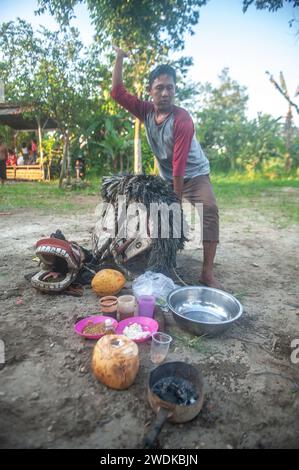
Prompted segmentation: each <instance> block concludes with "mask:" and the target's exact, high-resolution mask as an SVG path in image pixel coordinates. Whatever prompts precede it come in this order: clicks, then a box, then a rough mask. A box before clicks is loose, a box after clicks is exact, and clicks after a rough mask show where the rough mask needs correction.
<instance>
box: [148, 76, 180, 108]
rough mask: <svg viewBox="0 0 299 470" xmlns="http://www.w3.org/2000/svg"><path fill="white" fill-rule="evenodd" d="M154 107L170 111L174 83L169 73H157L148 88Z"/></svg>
mask: <svg viewBox="0 0 299 470" xmlns="http://www.w3.org/2000/svg"><path fill="white" fill-rule="evenodd" d="M149 92H150V95H151V97H152V99H153V103H154V106H155V108H156V109H157V110H158V111H160V112H166V113H167V112H168V111H171V108H172V104H173V100H174V95H175V83H174V80H173V78H172V77H171V76H170V75H159V77H157V78H156V79H155V80H154V81H153V83H152V86H151V88H150V90H149Z"/></svg>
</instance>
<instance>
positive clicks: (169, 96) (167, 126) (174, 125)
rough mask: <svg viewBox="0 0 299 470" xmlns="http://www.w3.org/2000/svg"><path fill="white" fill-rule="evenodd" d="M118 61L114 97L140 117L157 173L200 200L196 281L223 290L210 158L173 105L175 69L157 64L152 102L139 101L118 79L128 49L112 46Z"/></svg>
mask: <svg viewBox="0 0 299 470" xmlns="http://www.w3.org/2000/svg"><path fill="white" fill-rule="evenodd" d="M114 50H115V51H116V62H115V66H114V69H113V74H112V91H111V96H112V98H113V99H114V100H115V101H117V102H118V103H119V104H120V105H121V106H122V107H124V108H125V109H127V110H128V111H129V112H130V113H132V114H133V115H134V116H136V117H137V118H138V119H140V120H141V121H142V122H143V123H144V125H145V129H146V134H147V139H148V143H149V145H150V147H151V149H152V151H153V153H154V155H155V157H156V159H157V162H158V166H159V171H160V175H161V177H162V178H163V179H164V180H166V181H167V182H169V183H170V184H172V185H173V189H174V192H175V193H176V194H177V196H178V198H179V199H180V201H181V200H182V198H183V197H184V198H186V199H187V200H188V201H189V202H191V203H192V204H195V203H202V204H203V266H202V272H201V276H200V278H199V282H200V283H203V284H205V285H207V286H209V287H215V288H218V289H221V285H220V283H219V282H218V280H217V279H216V278H215V277H214V274H213V264H214V258H215V254H216V249H217V243H218V242H219V220H218V208H217V205H216V199H215V196H214V193H213V189H212V186H211V183H210V178H209V173H210V165H209V161H208V159H207V158H206V156H205V155H204V153H203V151H202V149H201V146H200V144H199V143H198V142H197V140H196V136H195V131H194V124H193V121H192V118H191V116H190V115H189V113H188V112H187V111H186V110H184V109H183V108H179V107H178V106H175V105H174V104H173V101H174V97H175V87H176V73H175V70H174V69H173V68H172V67H170V66H169V65H160V66H158V67H157V68H155V69H154V70H153V71H152V72H151V73H150V76H149V86H148V91H149V94H150V96H151V98H152V101H141V100H139V99H138V98H137V97H136V96H133V95H131V94H130V93H128V91H127V90H126V89H125V87H124V85H123V81H122V68H123V59H124V57H127V54H126V53H125V52H124V51H123V50H122V49H120V48H118V47H116V46H114Z"/></svg>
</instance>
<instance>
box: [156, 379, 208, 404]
mask: <svg viewBox="0 0 299 470" xmlns="http://www.w3.org/2000/svg"><path fill="white" fill-rule="evenodd" d="M153 393H155V394H156V395H158V397H159V398H161V400H164V401H168V402H169V403H174V404H176V405H193V404H194V403H195V402H196V401H197V400H198V398H199V396H198V393H197V392H196V388H195V386H194V385H193V384H192V383H191V382H189V381H188V380H185V379H182V378H180V377H166V378H163V379H161V380H159V381H158V382H156V383H155V385H154V386H153Z"/></svg>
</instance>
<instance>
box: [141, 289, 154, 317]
mask: <svg viewBox="0 0 299 470" xmlns="http://www.w3.org/2000/svg"><path fill="white" fill-rule="evenodd" d="M155 304H156V299H155V297H154V296H153V295H141V296H140V297H139V298H138V315H140V316H141V317H150V318H153V316H154V310H155Z"/></svg>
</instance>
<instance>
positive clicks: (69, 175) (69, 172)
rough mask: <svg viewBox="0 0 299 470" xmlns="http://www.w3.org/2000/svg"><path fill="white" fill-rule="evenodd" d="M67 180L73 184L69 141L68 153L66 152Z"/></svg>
mask: <svg viewBox="0 0 299 470" xmlns="http://www.w3.org/2000/svg"><path fill="white" fill-rule="evenodd" d="M66 161H67V165H66V182H67V184H71V154H70V146H69V142H68V146H67V154H66Z"/></svg>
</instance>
